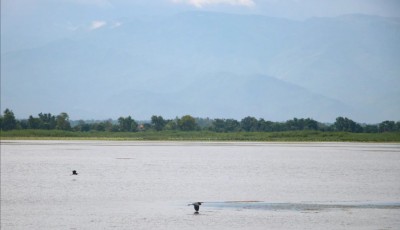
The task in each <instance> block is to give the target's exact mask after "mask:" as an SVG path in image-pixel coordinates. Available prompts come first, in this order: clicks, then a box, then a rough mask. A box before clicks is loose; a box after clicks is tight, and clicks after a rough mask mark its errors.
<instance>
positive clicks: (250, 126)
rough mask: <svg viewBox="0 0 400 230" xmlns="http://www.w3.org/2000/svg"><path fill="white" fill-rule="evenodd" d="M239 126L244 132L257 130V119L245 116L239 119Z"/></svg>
mask: <svg viewBox="0 0 400 230" xmlns="http://www.w3.org/2000/svg"><path fill="white" fill-rule="evenodd" d="M240 127H241V128H242V129H243V130H244V131H246V132H255V131H258V120H257V119H256V118H254V117H250V116H249V117H245V118H243V119H242V120H241V121H240Z"/></svg>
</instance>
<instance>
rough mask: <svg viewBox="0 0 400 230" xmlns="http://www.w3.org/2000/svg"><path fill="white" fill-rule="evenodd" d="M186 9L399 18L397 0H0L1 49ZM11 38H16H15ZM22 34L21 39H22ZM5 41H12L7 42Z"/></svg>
mask: <svg viewBox="0 0 400 230" xmlns="http://www.w3.org/2000/svg"><path fill="white" fill-rule="evenodd" d="M186 11H213V12H224V13H232V14H254V15H264V16H271V17H279V18H288V19H292V20H293V19H294V20H305V19H308V18H312V17H335V16H339V15H344V14H369V15H378V16H383V17H400V1H398V0H335V1H331V0H58V1H54V0H12V1H11V0H8V1H1V35H2V41H4V42H2V44H1V52H2V53H5V52H8V51H15V50H19V49H26V48H32V47H36V46H39V45H43V44H44V43H46V42H50V41H52V40H57V39H60V38H63V37H66V36H68V34H70V33H72V32H74V31H76V30H78V29H85V30H95V29H99V28H102V27H118V26H121V25H122V24H123V23H124V22H127V21H129V20H132V19H137V18H139V19H142V18H143V17H147V18H154V17H162V16H165V15H173V14H176V13H180V12H186ZM15 37H20V38H21V39H19V40H15V39H14V38H15ZM22 37H25V38H26V39H25V40H23V39H22ZM9 40H11V41H12V42H8V41H9Z"/></svg>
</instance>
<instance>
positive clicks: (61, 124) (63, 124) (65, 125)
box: [56, 113, 71, 130]
mask: <svg viewBox="0 0 400 230" xmlns="http://www.w3.org/2000/svg"><path fill="white" fill-rule="evenodd" d="M56 129H60V130H71V124H70V122H69V116H68V114H67V113H60V115H58V116H57V117H56Z"/></svg>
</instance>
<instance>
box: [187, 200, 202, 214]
mask: <svg viewBox="0 0 400 230" xmlns="http://www.w3.org/2000/svg"><path fill="white" fill-rule="evenodd" d="M202 203H203V202H194V203H193V204H188V206H190V205H193V207H194V210H196V212H199V209H200V205H201V204H202Z"/></svg>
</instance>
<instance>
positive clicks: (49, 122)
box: [39, 113, 57, 129]
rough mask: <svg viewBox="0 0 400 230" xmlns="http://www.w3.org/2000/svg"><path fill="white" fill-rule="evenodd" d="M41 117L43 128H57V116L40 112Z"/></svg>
mask: <svg viewBox="0 0 400 230" xmlns="http://www.w3.org/2000/svg"><path fill="white" fill-rule="evenodd" d="M39 119H40V121H41V127H40V128H41V129H55V128H56V126H57V121H56V117H55V116H53V115H51V114H50V113H47V114H46V113H45V114H43V113H39Z"/></svg>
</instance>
